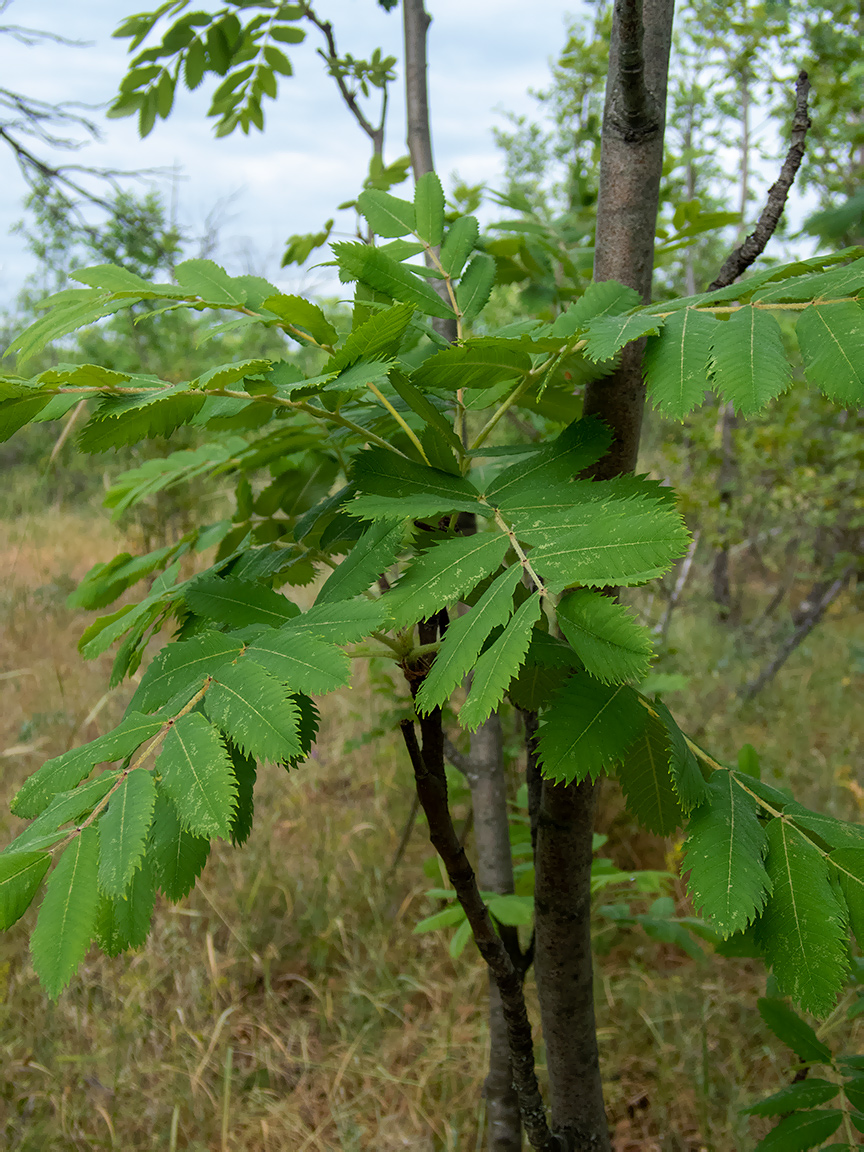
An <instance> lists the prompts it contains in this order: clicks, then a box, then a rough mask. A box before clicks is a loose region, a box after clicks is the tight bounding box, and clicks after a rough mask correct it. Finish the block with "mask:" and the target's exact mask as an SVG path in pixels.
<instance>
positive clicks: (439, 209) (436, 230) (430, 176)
mask: <svg viewBox="0 0 864 1152" xmlns="http://www.w3.org/2000/svg"><path fill="white" fill-rule="evenodd" d="M361 199H362V196H361ZM414 213H415V218H416V232H417V235H418V236H419V237H420V239H421V240H425V242H426V243H427V244H428V245H429V246H430V247H431V248H435V247H436V246H437V245H438V244H440V243H441V241H442V240H443V238H444V189H443V188H442V187H441V181H440V180H439V179H438V177H437V176H436V175H435V173H434V172H426V173H424V175H423V176H421V177H420V179H419V180H418V181H417V184H416V185H415V188H414Z"/></svg>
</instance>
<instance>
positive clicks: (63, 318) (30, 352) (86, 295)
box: [6, 288, 135, 427]
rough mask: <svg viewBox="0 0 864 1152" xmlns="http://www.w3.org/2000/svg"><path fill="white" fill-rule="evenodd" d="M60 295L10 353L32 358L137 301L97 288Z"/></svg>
mask: <svg viewBox="0 0 864 1152" xmlns="http://www.w3.org/2000/svg"><path fill="white" fill-rule="evenodd" d="M58 295H61V296H62V300H57V302H56V303H55V304H53V305H52V306H51V307H50V308H49V309H48V311H47V312H45V314H44V315H42V316H40V317H39V319H38V320H35V321H34V322H33V323H32V324H31V325H30V326H29V328H25V330H24V331H23V332H22V333H21V334H20V335H19V336H16V337H15V339H14V340H13V341H12V343H11V344H10V345H9V347H8V348H7V349H6V352H7V354H8V353H9V352H16V351H17V353H18V355H19V357H20V358H21V359H22V360H26V359H29V357H31V356H34V355H35V354H36V353H37V352H41V350H42V349H43V348H44V347H45V345H46V344H49V343H50V342H51V341H52V340H59V339H60V338H61V337H63V336H68V335H69V334H70V333H71V332H75V331H76V330H77V329H78V328H83V327H84V326H85V325H86V324H92V323H93V322H94V321H96V320H101V319H102V318H103V317H105V316H113V314H114V313H115V312H119V311H120V310H121V309H123V308H129V307H130V306H131V305H132V304H134V303H135V300H134V298H126V299H124V300H114V299H112V297H111V295H110V294H109V293H106V292H102V291H100V290H99V289H98V288H73V289H70V290H69V292H64V293H60V294H58ZM28 419H30V417H28ZM19 427H20V425H19Z"/></svg>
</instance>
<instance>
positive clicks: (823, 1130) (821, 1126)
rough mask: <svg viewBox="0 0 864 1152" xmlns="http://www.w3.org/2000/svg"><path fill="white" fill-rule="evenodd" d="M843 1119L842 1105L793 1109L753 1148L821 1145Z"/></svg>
mask: <svg viewBox="0 0 864 1152" xmlns="http://www.w3.org/2000/svg"><path fill="white" fill-rule="evenodd" d="M842 1122H843V1113H842V1112H841V1111H840V1109H839V1108H820V1109H818V1110H816V1111H813V1112H809V1111H805V1112H793V1113H792V1115H791V1116H786V1117H785V1118H784V1119H783V1120H781V1121H780V1123H779V1124H778V1125H777V1126H776V1128H772V1129H771V1131H770V1132H769V1133H768V1135H767V1136H765V1137H764V1138H763V1139H762V1140H760V1141H759V1143H758V1144H757V1145H756V1147H755V1148H754V1149H753V1152H806V1149H808V1148H819V1147H821V1146H822V1145H824V1143H825V1141H826V1140H827V1139H828V1138H829V1136H831V1135H832V1134H833V1133H834V1132H836V1131H837V1129H838V1128H839V1127H840V1125H841V1123H842ZM843 1147H845V1145H843Z"/></svg>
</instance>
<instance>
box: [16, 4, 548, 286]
mask: <svg viewBox="0 0 864 1152" xmlns="http://www.w3.org/2000/svg"><path fill="white" fill-rule="evenodd" d="M154 6H155V0H154ZM125 7H126V6H125V4H124V5H123V6H122V7H119V6H118V4H117V3H116V0H87V2H86V3H83V4H70V3H68V0H64V2H62V3H61V2H60V0H26V4H25V3H24V2H23V0H19V3H18V4H14V5H13V6H12V7H11V8H10V9H9V10H8V11H7V14H6V18H7V19H8V20H9V21H10V22H16V21H17V22H20V23H24V24H27V25H29V26H30V27H34V28H46V29H50V30H51V31H53V32H57V33H60V34H62V35H65V36H68V37H74V38H77V39H81V40H88V41H91V42H92V43H93V46H92V47H89V48H70V47H64V46H61V45H56V44H50V43H46V44H43V45H40V46H37V47H33V48H23V47H21V46H20V45H16V44H14V42H13V41H11V40H9V39H8V38H7V37H2V38H0V53H2V62H0V68H2V72H3V77H4V80H3V83H4V86H5V87H7V88H9V89H11V90H13V91H21V92H25V93H28V94H30V95H32V96H38V97H39V98H40V99H43V100H47V101H51V102H55V101H59V100H76V101H82V102H85V103H94V104H95V103H105V102H106V101H107V100H109V99H110V98H111V96H112V95H113V93H114V92H115V91H116V87H117V84H118V82H119V80H120V78H121V77H122V76H123V74H124V71H125V67H126V59H127V57H126V42H125V41H118V40H113V39H111V36H110V32H111V30H112V29H113V27H114V26H115V25H116V24H117V22H118V21H119V20H120V19H122V17H123V16H124V15H125V14H126V12H125ZM135 7H137V5H136V4H132V3H130V8H135ZM319 7H320V9H321V11H322V13H323V14H324V15H326V17H327V18H328V19H332V21H333V23H334V26H335V28H336V30H337V35H338V37H339V46H340V50H341V51H350V52H352V53H354V54H355V55H362V54H364V53H368V52H369V51H371V49H372V48H374V47H376V46H378V45H380V46H381V47H382V48H383V49H384V50H385V51H387V52H392V53H393V54H394V55H396V56H397V57H398V56H400V55H401V53H400V47H399V37H400V34H401V17H400V14H399V12H398V11H394V12H393V13H390V14H386V13H385V12H383V11H382V10H381V9H380V7H378V5H377V4H376V3H375V0H330V3H327V0H320V2H319ZM427 7H428V8H429V10H430V12H431V14H432V16H433V23H432V27H431V30H430V49H429V52H430V72H429V82H430V105H431V111H432V118H433V129H434V135H435V154H436V164H437V166H438V169H439V171H440V172H441V173H442V174H443V175H444V177H445V179H446V177H447V176H448V175H449V174H450V173H451V172H453V171H454V170H458V171H459V173H460V175H462V176H463V177H464V178H465V179H467V180H470V181H472V182H477V181H480V180H488V181H490V182H492V183H493V184H494V182H495V179H496V178H497V177H498V176H500V171H501V167H500V158H499V156H498V155H497V153H496V152H495V149H494V145H493V143H492V137H491V128H492V125H493V124H495V123H502V119H501V114H500V111H496V110H500V109H501V108H502V107H504V108H509V109H513V110H515V111H529V110H530V109H531V108H532V107H533V106H534V105H533V101H532V100H531V98H530V97H529V96H528V95H527V89H528V88H529V87H538V86H542V85H543V84H544V83H545V82H546V80H547V78H548V74H549V69H548V61H549V58H550V57H552V56H553V55H554V54H555V53H556V52H557V51H559V50H560V48H561V46H562V43H563V29H564V21H565V17H566V15H567V11H568V7H569V6H565V5H564V4H563V3H559V2H558V0H539V2H536V3H535V4H534V5H533V6H531V7H530V8H529V9H528V10H527V11H526V7H525V5H524V3H522V2H521V0H468V2H466V0H428V3H427ZM313 33H314V30H310V36H309V38H308V41H307V43H306V44H303V45H299V46H297V47H296V48H294V49H292V51H291V58H292V62H293V63H294V65H295V68H296V75H295V76H294V77H292V78H290V79H286V80H283V81H282V82H281V84H280V97H279V100H278V102H277V103H275V104H272V103H269V102H268V106H267V108H266V113H267V126H266V131H265V133H264V134H263V135H260V134H257V133H256V134H254V135H250V136H249V137H244V136H242V134H239V133H237V134H235V135H234V136H231V137H229V138H227V139H224V140H215V139H214V138H213V134H212V124H211V122H209V121H207V120H206V116H205V113H206V108H207V103H208V97H207V94H206V93H204V92H203V91H202V90H199V91H198V92H195V93H188V92H185V91H184V92H182V93H179V94H178V98H177V101H176V104H175V111H174V113H173V114H172V116H171V117H170V119H169V120H168V121H167V122H160V123H159V124H158V125H157V127H156V129H155V130H154V131H153V133H152V134H151V135H150V136H149V137H148V138H147V140H144V141H142V140H139V139H138V137H137V134H136V131H135V122H134V120H120V121H116V120H115V121H106V120H104V119H102V117H101V115H100V114H99V113H98V112H97V113H94V114H93V115H94V119H98V120H99V122H100V127H101V128H102V130H103V140H102V141H101V142H99V143H95V144H91V145H88V146H87V147H86V149H83V150H82V151H81V152H80V153H79V154H78V155H77V156H76V157H75V159H76V160H80V161H81V162H82V163H87V164H93V165H104V166H113V167H118V168H163V169H170V168H171V167H173V166H175V165H177V166H179V167H180V169H181V170H182V178H181V179H180V181H179V202H180V209H181V217H186V219H187V221H188V222H189V223H190V225H191V226H192V228H193V230H194V227H195V224H196V221H197V220H198V219H200V217H202V216H203V215H204V214H206V212H207V211H208V210H209V209H210V208H211V207H212V206H213V204H214V203H216V202H217V201H220V200H224V199H226V198H228V197H232V196H234V197H235V199H234V200H233V201H232V205H231V208H230V214H231V215H232V216H233V220H232V221H231V223H230V225H229V226H228V228H227V230H226V236H225V244H224V254H225V258H226V260H228V258H229V256H231V259H232V260H236V261H237V263H240V262H241V261H239V259H238V258H237V256H236V253H237V251H238V239H239V238H241V237H242V238H243V240H244V242H246V243H248V245H250V246H251V248H252V249H253V251H254V253H255V255H253V257H252V259H253V260H254V262H256V263H257V265H258V268H259V270H262V271H263V270H265V268H266V269H267V270H268V271H269V272H270V273H271V275H274V274H275V269H276V267H277V266H278V259H279V256H280V255H281V245H282V241H283V240H284V238H285V236H286V235H288V234H289V233H292V232H302V231H307V230H311V229H315V228H318V227H320V225H321V224H322V223H323V221H324V219H325V218H327V217H328V216H329V215H332V212H333V210H334V209H335V206H336V205H337V204H338V203H340V202H341V201H342V200H346V199H350V198H353V196H354V195H355V194H356V192H357V189H358V186H359V183H360V181H361V180H362V178H363V175H364V173H365V169H366V165H367V163H368V155H369V152H368V144H367V141H366V140H365V137H364V136H363V135H362V133H361V132H360V131H359V130H358V129H357V127H356V126H355V125H354V124H353V123H351V121H350V117H349V116H348V115H347V113H346V110H345V109H344V108H343V107H342V106H341V104H340V102H339V98H338V95H337V94H336V92H335V88H334V86H333V82H332V80H331V79H330V78H328V77H327V76H326V75H324V73H323V68H322V67H321V66H320V64H321V62H320V60H319V59H318V58H317V56H316V55H315V52H314V48H315V47H317V43H316V41H315V36H314V35H313ZM203 87H204V86H202V88H203ZM211 87H212V85H211ZM393 87H394V92H393V100H392V108H391V116H390V126H389V135H388V142H387V148H386V155H387V157H388V159H394V158H395V157H396V156H398V155H401V154H402V153H403V152H404V151H405V146H404V142H403V141H404V112H403V107H402V97H401V89H400V83H399V82H397V83H396V84H395V85H394V86H393ZM208 91H209V89H208ZM0 163H2V164H3V166H4V167H3V170H2V171H3V173H4V175H3V179H2V180H0V293H2V297H3V298H5V299H7V300H8V299H9V297H10V296H11V295H13V294H14V292H15V291H16V290H17V288H18V287H19V286H20V283H21V281H22V279H23V277H24V276H25V275H26V274H27V273H28V272H29V271H30V270H31V268H32V259H31V257H30V256H29V255H28V254H27V253H26V252H25V251H24V249H23V246H22V243H21V240H20V237H15V236H9V235H8V229H9V226H10V225H11V224H12V223H13V222H14V221H15V220H16V219H19V218H20V216H21V214H22V212H21V200H22V197H23V196H24V194H25V188H24V184H23V181H22V180H21V179H20V177H19V175H18V173H17V171H16V170H15V168H14V163H13V161H12V158H11V155H10V154H9V153H8V152H0ZM161 187H162V188H163V189H164V190H165V193H166V198H170V194H171V184H170V181H168V180H163V182H162V183H161Z"/></svg>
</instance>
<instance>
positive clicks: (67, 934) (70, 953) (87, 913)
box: [30, 826, 99, 1000]
mask: <svg viewBox="0 0 864 1152" xmlns="http://www.w3.org/2000/svg"><path fill="white" fill-rule="evenodd" d="M98 869H99V833H98V831H97V830H96V829H95V828H94V827H92V826H91V827H89V828H84V829H83V830H82V831H81V832H80V833H79V834H78V835H77V836H76V837H75V838H74V839H73V840H72V843H71V844H70V845H69V847H68V848H66V850H65V851H64V852H63V855H62V856H61V857H60V860H59V862H58V863H57V866H56V867H55V869H54V871H53V872H52V873H51V876H50V877H49V880H48V884H47V886H46V889H45V897H44V899H43V900H42V904H41V905H40V908H39V918H38V919H37V921H36V927H35V928H34V929H33V934H32V936H31V937H30V951H31V952H32V955H33V967H34V968H35V969H36V973H37V975H38V976H39V979H40V981H41V982H42V986H43V988H44V989H45V991H46V992H47V993H48V995H49V996H51V997H52V998H53V999H55V1000H56V998H57V997H58V996H59V995H60V993H61V992H62V990H63V989H64V988H65V987H66V985H67V984H68V983H69V981H70V980H71V979H72V977H73V976H74V974H75V972H76V971H77V969H78V965H79V964H80V963H81V961H82V960H83V959H84V957H85V955H86V954H87V949H88V948H89V947H90V941H91V940H92V939H93V935H94V933H95V931H96V916H97V912H98V910H99V888H98V884H97V875H98Z"/></svg>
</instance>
